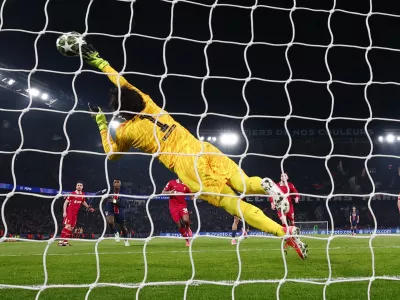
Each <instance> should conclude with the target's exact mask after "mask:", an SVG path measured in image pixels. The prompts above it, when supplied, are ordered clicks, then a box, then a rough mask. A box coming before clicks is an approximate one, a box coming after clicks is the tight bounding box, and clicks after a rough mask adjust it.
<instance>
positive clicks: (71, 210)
mask: <svg viewBox="0 0 400 300" xmlns="http://www.w3.org/2000/svg"><path fill="white" fill-rule="evenodd" d="M83 195H85V193H84V192H83V183H82V182H80V181H78V182H77V183H76V190H75V191H74V192H72V193H71V195H70V196H68V197H67V198H66V199H65V202H64V206H63V217H64V220H63V224H64V228H63V230H62V231H61V237H62V238H64V240H63V241H59V242H58V246H70V244H69V243H68V240H67V239H68V238H70V237H71V235H72V232H73V230H74V228H75V226H76V221H77V219H78V213H79V209H80V208H81V205H83V206H85V207H86V208H87V209H88V210H89V212H94V209H93V208H91V207H90V206H89V205H88V204H87V203H86V201H85V198H84V197H83Z"/></svg>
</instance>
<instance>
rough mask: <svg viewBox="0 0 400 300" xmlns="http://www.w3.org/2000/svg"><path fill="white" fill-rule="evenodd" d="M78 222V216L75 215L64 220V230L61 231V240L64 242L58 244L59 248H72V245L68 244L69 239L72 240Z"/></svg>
mask: <svg viewBox="0 0 400 300" xmlns="http://www.w3.org/2000/svg"><path fill="white" fill-rule="evenodd" d="M76 221H77V216H74V215H67V216H66V217H65V218H64V220H63V224H64V228H63V229H62V230H61V238H63V240H62V241H60V242H59V243H58V245H59V246H70V245H71V244H69V243H68V239H69V238H71V236H72V233H73V231H74V228H75V225H76Z"/></svg>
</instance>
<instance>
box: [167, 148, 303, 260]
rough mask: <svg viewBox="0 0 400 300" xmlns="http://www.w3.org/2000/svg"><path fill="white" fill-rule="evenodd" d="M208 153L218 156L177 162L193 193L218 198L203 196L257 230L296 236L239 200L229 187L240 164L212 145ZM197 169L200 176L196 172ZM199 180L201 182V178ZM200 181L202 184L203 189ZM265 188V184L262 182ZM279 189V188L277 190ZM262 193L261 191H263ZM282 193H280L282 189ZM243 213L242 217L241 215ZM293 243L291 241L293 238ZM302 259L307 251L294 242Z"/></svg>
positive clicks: (207, 149) (187, 157)
mask: <svg viewBox="0 0 400 300" xmlns="http://www.w3.org/2000/svg"><path fill="white" fill-rule="evenodd" d="M204 152H207V153H216V155H214V154H205V155H202V156H199V157H197V158H195V157H193V156H179V158H178V159H177V160H176V163H175V166H174V171H175V173H176V174H177V175H178V177H179V178H180V179H181V180H182V181H183V182H184V183H185V184H186V185H187V186H188V187H189V188H190V189H191V191H192V192H199V191H202V192H206V193H215V194H203V195H202V196H201V199H203V200H206V201H207V202H209V203H210V204H212V205H214V206H217V207H221V208H223V209H225V210H226V211H227V212H228V213H230V214H231V215H234V216H240V217H241V216H242V215H243V217H244V220H245V221H246V222H247V223H248V224H249V225H251V226H252V227H254V228H257V229H259V230H261V231H264V232H268V233H272V234H274V235H277V236H284V235H285V230H289V231H291V232H293V233H296V232H297V230H296V229H294V228H290V227H289V228H288V229H284V228H283V227H282V226H280V225H279V224H278V223H276V222H275V221H273V220H271V219H270V218H268V217H267V216H266V215H265V214H264V213H263V212H262V211H261V210H260V209H258V208H257V207H255V206H254V205H251V204H249V203H247V202H245V201H243V200H239V199H238V197H237V196H236V194H235V192H234V191H233V190H232V188H231V187H230V186H228V185H227V184H226V182H227V181H228V179H229V178H231V177H232V174H235V173H236V172H238V170H239V168H238V166H237V164H236V163H235V162H234V161H232V160H231V159H229V158H228V157H226V156H224V155H218V154H222V153H221V152H220V151H219V150H218V149H217V148H215V147H214V146H212V145H211V144H208V143H204ZM195 168H196V169H197V172H196V171H195ZM198 176H199V177H200V178H198ZM199 179H200V181H201V183H202V185H201V186H200V184H199ZM260 187H261V180H260ZM277 188H278V189H279V187H277ZM260 189H261V188H260ZM279 190H280V189H279ZM239 207H240V211H241V213H242V214H240V212H239ZM290 239H291V238H290ZM291 245H293V247H295V248H296V251H298V253H299V255H300V256H301V257H302V258H305V257H306V251H307V249H306V248H304V247H303V248H302V247H301V245H299V244H298V243H297V240H294V242H293V243H291Z"/></svg>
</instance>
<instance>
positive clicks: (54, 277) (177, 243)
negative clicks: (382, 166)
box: [0, 236, 400, 300]
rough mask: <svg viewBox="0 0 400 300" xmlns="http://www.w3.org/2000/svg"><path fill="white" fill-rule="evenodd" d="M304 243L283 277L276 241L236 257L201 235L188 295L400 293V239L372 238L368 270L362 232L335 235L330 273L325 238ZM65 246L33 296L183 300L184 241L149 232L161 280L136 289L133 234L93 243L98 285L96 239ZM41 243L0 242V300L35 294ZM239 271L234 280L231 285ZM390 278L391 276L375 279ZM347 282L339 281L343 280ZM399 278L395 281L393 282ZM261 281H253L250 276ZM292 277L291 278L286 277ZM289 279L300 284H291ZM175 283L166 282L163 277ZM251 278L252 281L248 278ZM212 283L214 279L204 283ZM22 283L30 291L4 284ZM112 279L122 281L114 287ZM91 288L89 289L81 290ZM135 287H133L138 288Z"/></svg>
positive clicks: (151, 261)
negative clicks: (127, 241)
mask: <svg viewBox="0 0 400 300" xmlns="http://www.w3.org/2000/svg"><path fill="white" fill-rule="evenodd" d="M303 240H304V241H305V242H306V243H307V244H308V245H309V249H310V252H309V258H308V259H307V260H305V261H302V260H300V259H299V257H298V256H297V254H296V253H295V252H294V250H293V249H289V252H288V255H287V256H286V261H287V271H288V272H287V274H286V279H288V281H286V282H284V283H283V284H281V285H280V284H279V280H281V279H282V278H283V277H284V276H285V267H284V262H283V258H282V252H281V250H280V245H281V243H280V240H278V239H271V238H261V237H250V238H248V239H245V240H244V241H243V242H241V243H240V248H239V249H240V262H241V264H239V260H238V256H237V252H236V247H235V246H232V245H231V244H230V239H227V238H210V237H200V238H198V239H196V240H195V241H194V243H193V246H192V249H193V252H192V254H193V260H194V265H195V277H194V280H195V281H194V282H193V283H192V284H191V285H190V286H188V288H187V299H190V300H192V299H193V300H194V299H199V300H200V299H207V300H213V299H218V300H221V299H232V291H233V294H234V297H235V299H277V293H278V294H279V299H281V300H285V299H288V300H300V299H301V300H314V299H315V300H317V299H318V300H319V299H323V293H324V288H326V299H328V300H334V299H338V300H343V299H352V300H362V299H368V286H369V284H371V286H370V295H371V299H374V300H381V299H382V300H391V299H393V300H395V299H396V300H397V299H400V296H399V295H400V293H399V291H400V237H398V236H390V237H388V236H382V237H376V238H375V239H374V240H373V242H372V245H373V247H374V248H373V250H374V253H375V276H376V277H377V278H376V279H375V280H373V281H371V282H370V281H369V279H370V277H371V276H372V275H373V271H372V254H371V250H370V248H369V240H368V239H367V238H352V237H335V239H334V240H332V241H331V243H330V246H329V257H330V261H331V269H332V272H331V275H332V280H333V281H334V282H332V283H330V284H328V285H325V283H326V282H327V280H328V277H329V267H328V260H327V253H326V247H327V241H326V240H316V239H311V238H304V239H303ZM72 243H73V246H72V247H58V246H57V245H56V244H52V245H51V246H50V247H49V249H48V252H47V256H46V269H47V275H48V281H47V285H48V287H47V288H46V289H43V290H42V291H41V292H40V294H39V299H43V300H44V299H52V300H58V299H68V300H73V299H85V297H86V296H87V297H88V298H87V299H107V300H108V299H118V300H122V299H136V295H137V293H138V299H140V300H147V299H163V300H164V299H165V300H169V299H183V297H184V293H185V284H186V281H187V280H188V279H190V278H191V276H192V265H191V262H190V255H189V249H188V248H187V247H185V243H184V241H183V240H178V239H167V238H154V239H152V240H151V241H150V242H149V243H148V244H147V247H146V249H145V250H146V259H147V266H148V268H147V278H146V283H156V282H163V283H164V285H145V286H141V288H139V289H138V286H139V287H140V283H142V282H143V279H144V276H145V263H144V256H143V245H144V242H143V241H138V240H133V241H131V246H130V247H124V245H123V242H122V241H121V243H119V244H117V243H115V242H114V241H113V240H104V241H101V242H100V243H99V244H98V253H99V262H100V272H99V278H98V283H99V284H102V283H108V284H113V285H114V286H98V287H94V288H93V289H90V287H93V286H90V285H91V284H93V283H94V282H95V281H96V278H97V276H98V273H97V265H96V255H95V242H79V241H73V242H72ZM46 245H47V242H44V243H35V242H15V243H13V242H10V243H2V244H0V284H1V285H3V287H2V288H0V299H1V300H9V299H18V300H20V299H35V298H36V297H37V295H38V292H39V290H40V287H41V286H42V285H43V283H44V278H45V272H44V268H43V253H44V250H45V248H46ZM239 265H241V274H240V281H241V283H240V284H239V285H236V286H235V288H234V289H233V283H234V282H235V281H236V280H237V278H238V274H239V273H238V272H239ZM381 276H390V277H392V279H391V280H387V279H381V278H380V277H381ZM346 279H347V280H351V281H345V280H346ZM397 279H399V281H398V280H397ZM260 280H263V281H268V282H257V281H260ZM293 280H294V281H293ZM296 280H298V281H302V282H295V281H296ZM169 281H174V283H172V284H165V283H166V282H169ZM250 281H254V282H250ZM211 282H213V283H214V284H211ZM4 285H24V286H26V287H28V288H30V289H31V290H26V289H19V288H13V286H8V287H5V286H4ZM119 285H124V287H120V286H119ZM89 290H90V293H88V291H89ZM138 290H139V292H138Z"/></svg>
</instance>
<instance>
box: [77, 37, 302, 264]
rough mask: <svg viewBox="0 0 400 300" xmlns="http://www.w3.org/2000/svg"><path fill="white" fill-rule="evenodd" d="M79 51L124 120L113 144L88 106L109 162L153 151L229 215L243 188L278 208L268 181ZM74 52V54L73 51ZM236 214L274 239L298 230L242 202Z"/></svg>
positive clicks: (88, 49)
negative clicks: (106, 84)
mask: <svg viewBox="0 0 400 300" xmlns="http://www.w3.org/2000/svg"><path fill="white" fill-rule="evenodd" d="M81 51H82V58H83V60H84V61H85V62H86V63H87V64H89V65H90V66H92V67H94V68H97V69H99V70H100V71H102V72H104V73H105V74H107V76H108V78H109V79H110V81H111V82H112V83H113V84H114V85H115V86H116V87H114V88H112V89H111V91H110V106H111V108H112V109H113V110H114V111H116V110H120V111H122V112H121V113H120V115H121V116H122V117H123V118H125V119H126V121H125V122H124V123H122V124H121V125H120V127H119V128H118V129H117V131H116V139H115V141H114V140H113V139H112V137H111V136H110V135H109V133H108V126H107V120H106V117H105V115H104V114H103V113H102V111H101V109H100V108H96V109H93V108H91V110H92V111H96V113H97V114H96V115H95V120H96V123H97V125H98V127H99V131H100V135H101V139H102V143H103V147H104V151H105V153H108V154H109V156H108V158H109V159H110V160H114V159H118V158H119V157H121V155H122V154H121V153H115V152H127V151H129V149H130V148H131V147H132V148H136V149H139V150H141V151H143V152H146V153H152V154H154V153H157V156H158V159H159V160H160V162H161V163H163V164H164V165H165V166H166V167H167V168H168V169H170V170H171V171H173V172H174V173H176V174H177V175H178V177H179V179H180V180H181V181H182V182H184V183H185V184H186V185H187V186H188V187H189V188H190V190H191V191H192V192H193V193H196V192H201V193H202V195H201V198H202V199H204V200H205V201H207V202H208V203H210V204H212V205H214V206H217V207H221V208H223V209H225V210H226V211H227V212H228V213H230V214H232V215H234V216H238V217H240V213H239V208H238V199H237V197H236V194H235V192H234V190H236V191H238V192H240V193H243V191H244V190H245V189H246V193H247V194H264V195H265V194H269V195H271V196H274V199H275V201H276V203H275V205H276V208H277V209H280V208H281V204H282V200H283V199H284V194H283V193H282V191H281V190H280V188H279V187H278V186H277V185H276V184H275V183H274V182H273V181H272V180H271V179H269V178H264V179H261V178H260V177H248V176H247V175H246V174H245V173H244V172H243V171H242V170H241V169H240V168H239V167H238V165H237V164H236V163H235V162H234V161H233V160H231V159H230V158H229V157H227V156H225V155H224V154H223V153H222V152H221V151H220V150H219V149H217V148H216V147H215V146H213V145H211V144H210V143H207V142H202V141H199V140H198V139H196V138H195V137H194V136H193V135H192V134H191V133H189V131H188V130H187V129H186V128H184V127H183V126H182V125H180V124H179V123H178V122H176V121H175V120H174V119H173V118H172V117H171V116H170V115H169V114H168V113H167V112H166V111H164V110H162V109H161V108H160V107H159V106H157V105H156V104H155V103H154V102H153V100H152V99H151V98H150V96H149V95H146V94H145V93H143V92H142V91H141V90H139V89H138V88H137V87H135V86H133V85H131V84H130V83H129V82H128V81H127V80H126V79H125V78H124V77H122V76H120V75H119V74H118V72H117V71H115V70H114V69H113V68H112V67H111V66H110V64H109V63H108V61H106V60H104V59H103V58H101V57H100V55H99V53H98V52H97V51H96V50H94V49H93V47H92V46H89V45H87V44H86V42H85V41H83V40H82V42H81ZM74 54H75V55H76V56H78V55H80V53H79V51H75V53H74ZM119 90H120V91H119ZM119 99H120V102H119ZM200 153H202V154H200ZM196 169H197V172H196ZM243 183H244V184H243ZM240 210H241V212H242V214H243V216H244V219H245V220H246V222H247V223H249V224H250V225H251V226H252V227H254V228H257V229H259V230H261V231H264V232H268V233H272V234H274V235H276V236H280V237H282V236H284V235H285V233H287V234H291V235H294V234H297V233H298V232H299V231H298V229H297V228H296V227H294V226H291V227H289V228H288V229H285V228H283V227H282V226H281V225H279V224H278V223H276V222H274V221H273V220H271V219H270V218H268V217H267V216H266V215H265V214H264V213H263V212H262V211H261V210H260V209H258V208H257V207H255V206H253V205H251V204H249V203H246V202H245V201H242V200H240ZM287 241H288V243H289V245H290V246H292V247H293V248H295V250H296V251H297V253H298V254H299V256H300V257H301V258H302V259H304V258H306V257H307V246H306V245H305V244H304V243H303V242H301V241H300V240H299V239H298V238H288V240H287Z"/></svg>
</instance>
